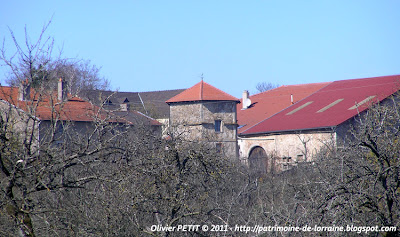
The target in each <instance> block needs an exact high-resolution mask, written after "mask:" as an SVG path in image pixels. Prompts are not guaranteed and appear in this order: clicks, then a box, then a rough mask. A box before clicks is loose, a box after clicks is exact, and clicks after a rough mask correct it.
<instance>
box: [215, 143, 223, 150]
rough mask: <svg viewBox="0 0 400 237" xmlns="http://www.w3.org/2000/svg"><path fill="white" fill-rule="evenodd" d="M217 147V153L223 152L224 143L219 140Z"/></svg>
mask: <svg viewBox="0 0 400 237" xmlns="http://www.w3.org/2000/svg"><path fill="white" fill-rule="evenodd" d="M215 149H216V151H217V153H222V143H220V142H218V143H216V144H215Z"/></svg>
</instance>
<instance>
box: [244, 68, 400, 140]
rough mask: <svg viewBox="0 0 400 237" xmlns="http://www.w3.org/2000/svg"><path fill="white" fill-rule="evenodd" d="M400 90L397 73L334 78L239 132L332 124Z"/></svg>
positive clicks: (261, 132) (336, 124)
mask: <svg viewBox="0 0 400 237" xmlns="http://www.w3.org/2000/svg"><path fill="white" fill-rule="evenodd" d="M399 89H400V75H395V76H383V77H373V78H364V79H352V80H343V81H334V82H332V83H330V84H328V85H327V86H325V87H323V88H322V89H320V90H318V91H317V92H315V93H313V94H312V95H310V96H308V97H306V98H304V99H303V100H301V101H299V102H297V103H296V104H294V105H292V106H290V107H288V108H286V109H284V110H282V111H281V112H279V113H277V114H275V115H273V116H271V117H269V118H266V119H265V120H264V121H262V122H260V123H258V124H256V125H254V126H253V127H250V128H249V129H247V130H245V131H244V132H242V133H241V134H243V135H249V134H266V133H274V132H286V131H299V130H309V129H323V128H330V127H335V126H338V125H340V124H342V123H343V122H345V121H347V120H349V119H351V118H353V117H355V116H357V115H358V114H359V113H360V112H362V111H364V110H366V109H367V108H368V106H370V105H371V104H372V103H379V102H381V101H382V100H384V99H386V98H388V97H389V96H391V95H392V94H394V93H395V92H397V91H398V90H399Z"/></svg>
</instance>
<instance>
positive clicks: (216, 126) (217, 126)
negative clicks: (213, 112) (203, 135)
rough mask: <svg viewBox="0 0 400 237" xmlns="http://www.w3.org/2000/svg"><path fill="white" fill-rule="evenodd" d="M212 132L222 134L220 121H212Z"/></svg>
mask: <svg viewBox="0 0 400 237" xmlns="http://www.w3.org/2000/svg"><path fill="white" fill-rule="evenodd" d="M214 130H215V132H222V121H221V120H215V121H214Z"/></svg>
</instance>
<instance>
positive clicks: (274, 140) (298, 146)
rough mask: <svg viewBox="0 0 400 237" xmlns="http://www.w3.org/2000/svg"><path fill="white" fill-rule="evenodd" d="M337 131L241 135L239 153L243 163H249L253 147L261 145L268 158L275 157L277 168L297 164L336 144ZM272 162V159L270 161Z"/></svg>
mask: <svg viewBox="0 0 400 237" xmlns="http://www.w3.org/2000/svg"><path fill="white" fill-rule="evenodd" d="M335 141H336V133H334V132H333V131H332V132H328V131H323V132H321V131H315V132H305V133H298V134H275V135H259V136H247V137H243V136H242V137H240V138H239V139H238V144H239V155H240V159H241V160H242V162H243V163H245V164H249V163H248V162H249V161H248V158H249V155H250V153H251V151H252V149H253V148H255V147H261V148H263V149H264V150H265V152H266V154H267V159H272V158H273V159H275V160H274V162H273V163H274V164H275V166H276V167H275V168H276V169H278V171H279V170H284V169H285V167H288V166H292V165H296V164H297V163H298V162H309V161H312V160H313V159H314V157H315V155H316V154H318V152H319V151H320V149H322V148H324V147H326V146H332V145H335ZM268 162H269V163H271V161H268Z"/></svg>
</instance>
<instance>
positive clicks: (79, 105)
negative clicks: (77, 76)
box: [0, 86, 123, 122]
mask: <svg viewBox="0 0 400 237" xmlns="http://www.w3.org/2000/svg"><path fill="white" fill-rule="evenodd" d="M18 94H19V93H18V88H17V87H8V86H2V87H0V99H2V100H5V101H7V102H9V103H10V104H13V105H14V106H16V107H18V108H20V109H22V110H24V111H27V112H28V111H30V113H31V115H33V116H35V117H37V118H39V119H41V120H51V119H57V120H63V121H80V122H92V121H95V120H96V119H107V120H108V121H110V122H116V121H117V119H115V116H114V118H111V117H110V116H109V114H108V113H107V112H106V111H105V110H103V109H101V108H100V107H98V106H95V105H93V104H92V103H90V102H87V101H85V100H82V99H81V98H79V97H72V96H71V95H69V96H70V98H68V99H67V100H65V101H63V102H62V103H60V102H59V101H58V100H57V95H56V94H57V93H49V94H47V95H43V94H41V95H39V93H36V92H35V91H34V90H31V93H30V100H26V101H21V100H18ZM108 118H110V119H108ZM121 122H123V121H121Z"/></svg>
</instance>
